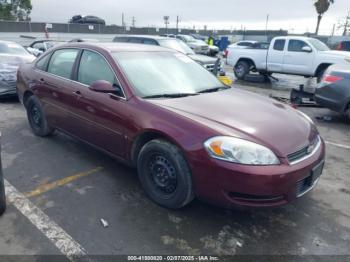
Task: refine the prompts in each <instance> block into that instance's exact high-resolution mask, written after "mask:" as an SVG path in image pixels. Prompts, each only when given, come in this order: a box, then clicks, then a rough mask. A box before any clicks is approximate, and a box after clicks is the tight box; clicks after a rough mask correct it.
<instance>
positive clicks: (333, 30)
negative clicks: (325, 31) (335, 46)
mask: <svg viewBox="0 0 350 262" xmlns="http://www.w3.org/2000/svg"><path fill="white" fill-rule="evenodd" d="M334 32H335V24H333V29H332V35H331V36H332V37H333V36H334Z"/></svg>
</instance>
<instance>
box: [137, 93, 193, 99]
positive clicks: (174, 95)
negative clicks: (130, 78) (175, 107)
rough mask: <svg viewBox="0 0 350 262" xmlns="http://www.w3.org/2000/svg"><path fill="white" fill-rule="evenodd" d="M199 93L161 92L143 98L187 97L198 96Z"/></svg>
mask: <svg viewBox="0 0 350 262" xmlns="http://www.w3.org/2000/svg"><path fill="white" fill-rule="evenodd" d="M196 95H198V94H197V93H175V94H159V95H151V96H144V97H143V98H145V99H148V98H180V97H186V96H196Z"/></svg>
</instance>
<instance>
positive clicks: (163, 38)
mask: <svg viewBox="0 0 350 262" xmlns="http://www.w3.org/2000/svg"><path fill="white" fill-rule="evenodd" d="M124 37H134V38H148V39H154V40H165V39H174V38H171V37H166V36H160V35H117V36H116V37H115V38H124Z"/></svg>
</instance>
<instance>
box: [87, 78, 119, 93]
mask: <svg viewBox="0 0 350 262" xmlns="http://www.w3.org/2000/svg"><path fill="white" fill-rule="evenodd" d="M89 89H90V90H92V91H94V92H99V93H112V94H117V95H121V94H122V91H121V87H120V86H118V85H112V84H111V83H110V82H108V81H105V80H97V81H95V82H93V83H92V84H91V85H90V86H89Z"/></svg>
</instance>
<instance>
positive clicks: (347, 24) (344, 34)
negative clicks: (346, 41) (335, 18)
mask: <svg viewBox="0 0 350 262" xmlns="http://www.w3.org/2000/svg"><path fill="white" fill-rule="evenodd" d="M349 19H350V11H349V13H348V16H347V17H346V18H345V25H344V31H343V36H346V33H347V31H348V26H349Z"/></svg>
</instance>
